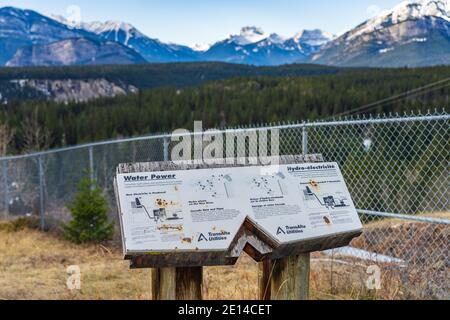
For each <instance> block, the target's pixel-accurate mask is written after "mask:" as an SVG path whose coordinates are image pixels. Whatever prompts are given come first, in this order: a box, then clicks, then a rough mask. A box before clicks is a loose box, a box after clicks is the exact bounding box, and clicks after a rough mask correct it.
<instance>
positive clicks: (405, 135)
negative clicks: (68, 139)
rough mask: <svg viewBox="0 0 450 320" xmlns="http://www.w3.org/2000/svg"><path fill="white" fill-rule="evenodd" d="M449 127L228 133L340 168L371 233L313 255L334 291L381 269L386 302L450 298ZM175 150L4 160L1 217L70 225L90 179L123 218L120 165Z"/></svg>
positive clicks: (388, 124) (405, 119)
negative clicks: (268, 136) (257, 137)
mask: <svg viewBox="0 0 450 320" xmlns="http://www.w3.org/2000/svg"><path fill="white" fill-rule="evenodd" d="M449 121H450V115H449V114H447V113H446V112H445V111H442V112H435V113H433V114H426V115H422V114H409V115H402V116H399V115H390V116H379V117H377V118H347V119H338V120H333V121H327V122H307V123H299V124H278V125H264V126H260V127H252V128H250V127H248V128H237V129H230V130H231V132H234V133H235V134H236V135H248V133H249V132H251V131H264V130H266V131H270V130H272V129H279V137H280V153H281V154H302V153H320V154H323V156H324V158H325V160H326V161H335V162H338V163H339V164H340V166H341V169H342V171H343V174H344V177H345V178H346V182H347V184H348V186H349V189H350V192H351V194H352V197H353V199H354V202H355V204H356V206H357V208H358V209H359V213H360V215H361V219H362V221H363V223H364V225H365V232H364V234H363V236H361V237H360V238H358V239H356V240H354V241H353V243H352V244H351V247H348V248H343V249H337V250H332V251H330V252H325V253H320V254H318V255H317V256H316V257H315V259H313V261H314V260H315V261H328V265H327V266H326V267H325V268H328V267H330V268H331V272H330V290H331V291H333V290H336V289H335V288H338V287H342V286H339V284H338V283H337V282H336V281H337V280H336V279H340V280H339V281H342V282H345V284H348V283H352V278H354V276H355V275H356V274H357V272H356V270H357V269H358V268H359V269H358V270H359V271H360V272H362V273H364V274H365V273H366V267H367V266H370V265H371V264H376V265H379V266H381V267H382V274H381V278H382V281H384V282H386V281H389V286H388V287H389V288H393V289H392V290H396V291H395V292H387V293H386V296H387V297H390V296H389V295H391V296H392V297H393V298H395V297H401V298H439V299H449V298H450V213H449V212H450V208H449V199H450V191H449V182H450V180H449V179H450V176H449V141H450V140H449V139H450V135H449ZM251 143H252V141H251V140H249V141H248V142H247V147H249V144H251ZM173 144H174V143H173V142H171V136H170V135H158V136H148V137H139V138H131V139H124V140H118V141H108V142H100V143H94V144H89V145H83V146H77V147H73V148H65V149H60V150H52V151H48V152H42V153H37V154H32V155H24V156H14V157H5V158H0V166H1V171H0V214H1V213H3V217H4V218H5V219H9V218H14V217H17V216H24V215H31V216H37V217H40V222H41V227H42V228H45V227H49V226H52V225H57V224H59V223H60V222H61V221H67V220H68V219H70V213H69V211H68V209H67V205H68V204H69V203H70V202H71V201H72V200H73V199H74V196H75V193H76V188H77V183H78V182H79V181H80V180H81V179H82V178H83V177H84V176H86V175H90V176H91V178H93V179H95V180H96V181H97V184H98V185H99V186H100V187H101V188H103V190H104V192H105V195H106V196H107V199H108V202H109V207H110V214H111V218H112V219H116V211H115V205H116V204H115V199H114V192H113V183H112V180H113V176H114V173H115V168H116V166H117V165H118V164H119V163H127V162H147V161H163V160H168V159H169V155H170V152H171V148H172V147H173ZM237 152H238V151H237ZM362 262H364V263H362ZM313 264H314V263H313ZM349 265H351V268H350V269H349ZM344 266H345V268H343V267H344ZM321 268H324V266H323V265H321ZM327 270H328V269H327ZM339 272H342V273H341V274H340V276H339V277H337V276H333V274H336V273H339ZM353 280H354V279H353ZM333 281H334V282H333ZM385 287H386V286H385ZM350 289H354V288H350Z"/></svg>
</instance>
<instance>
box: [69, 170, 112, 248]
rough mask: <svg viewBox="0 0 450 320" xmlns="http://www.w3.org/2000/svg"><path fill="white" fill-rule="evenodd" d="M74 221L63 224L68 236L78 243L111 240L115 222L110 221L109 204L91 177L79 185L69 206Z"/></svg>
mask: <svg viewBox="0 0 450 320" xmlns="http://www.w3.org/2000/svg"><path fill="white" fill-rule="evenodd" d="M69 209H70V211H71V213H72V218H73V219H72V221H70V222H69V223H68V224H65V225H63V230H64V234H65V236H66V238H67V239H68V240H70V241H72V242H75V243H77V244H81V243H87V242H102V241H106V240H110V239H111V238H112V235H113V223H111V222H109V221H108V214H107V213H108V206H107V202H106V200H105V198H104V197H103V195H102V193H101V190H100V188H98V187H97V186H96V185H95V182H94V181H92V180H91V179H89V178H87V177H86V178H84V179H82V180H81V181H80V183H79V185H78V193H77V195H76V197H75V200H74V202H73V203H72V204H71V205H70V206H69Z"/></svg>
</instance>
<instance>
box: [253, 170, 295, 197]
mask: <svg viewBox="0 0 450 320" xmlns="http://www.w3.org/2000/svg"><path fill="white" fill-rule="evenodd" d="M285 180H286V176H285V175H284V174H283V173H282V172H278V173H276V174H273V175H263V176H258V177H253V178H252V179H251V180H250V188H251V190H252V194H253V195H255V196H256V195H258V196H259V197H278V196H285V195H287V188H286V183H285Z"/></svg>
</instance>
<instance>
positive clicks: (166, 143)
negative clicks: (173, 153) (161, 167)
mask: <svg viewBox="0 0 450 320" xmlns="http://www.w3.org/2000/svg"><path fill="white" fill-rule="evenodd" d="M169 146H170V141H169V138H168V137H165V138H164V141H163V148H164V161H169Z"/></svg>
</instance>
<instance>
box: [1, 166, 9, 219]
mask: <svg viewBox="0 0 450 320" xmlns="http://www.w3.org/2000/svg"><path fill="white" fill-rule="evenodd" d="M2 175H3V188H4V192H3V201H4V205H5V211H4V215H5V219H8V216H9V186H8V164H7V160H3V161H2Z"/></svg>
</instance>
